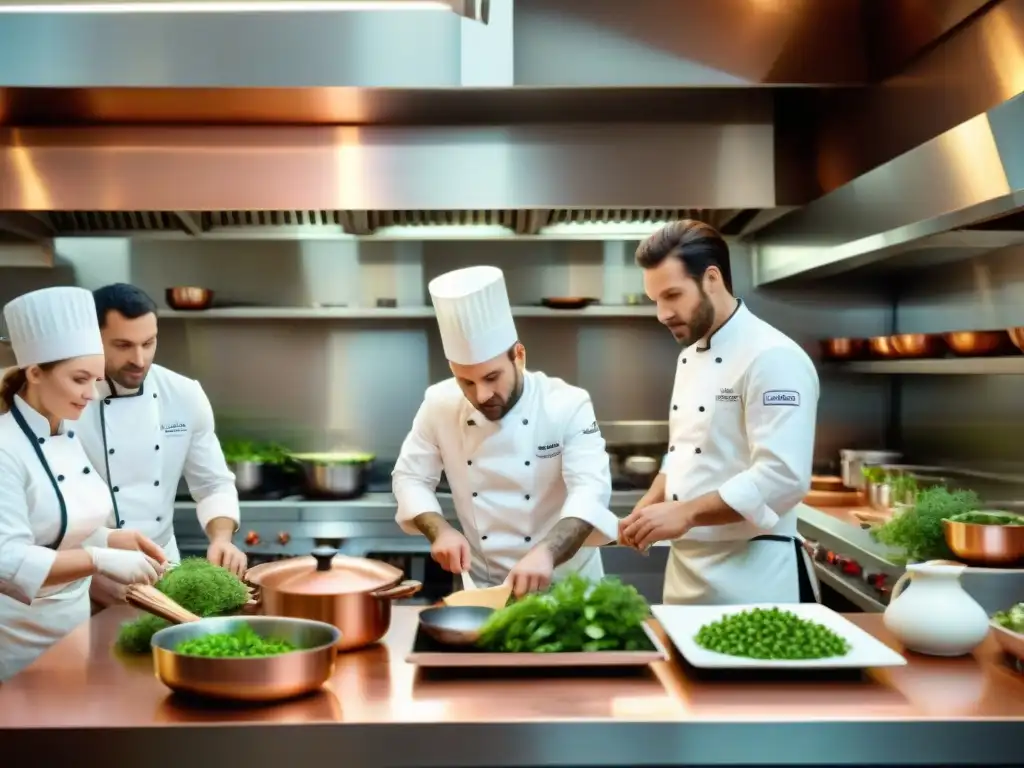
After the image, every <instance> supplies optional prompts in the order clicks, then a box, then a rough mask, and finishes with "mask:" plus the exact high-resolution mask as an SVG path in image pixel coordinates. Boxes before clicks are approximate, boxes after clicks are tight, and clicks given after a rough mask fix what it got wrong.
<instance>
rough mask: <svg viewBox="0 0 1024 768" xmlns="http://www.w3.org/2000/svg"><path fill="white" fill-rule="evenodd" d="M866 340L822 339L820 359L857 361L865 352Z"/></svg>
mask: <svg viewBox="0 0 1024 768" xmlns="http://www.w3.org/2000/svg"><path fill="white" fill-rule="evenodd" d="M867 346H868V343H867V340H866V339H848V338H841V339H822V341H821V357H822V359H823V360H857V359H859V358H861V357H863V356H864V353H865V352H866V350H867Z"/></svg>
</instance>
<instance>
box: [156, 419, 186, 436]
mask: <svg viewBox="0 0 1024 768" xmlns="http://www.w3.org/2000/svg"><path fill="white" fill-rule="evenodd" d="M160 426H161V429H163V431H164V434H165V435H168V436H173V435H184V434H185V433H187V432H188V425H187V424H186V423H185V422H183V421H172V422H171V423H170V424H161V425H160Z"/></svg>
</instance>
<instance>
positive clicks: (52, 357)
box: [4, 287, 103, 368]
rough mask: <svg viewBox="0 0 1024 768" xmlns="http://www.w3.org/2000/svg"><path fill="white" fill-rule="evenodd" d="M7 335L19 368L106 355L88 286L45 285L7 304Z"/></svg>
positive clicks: (5, 314)
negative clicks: (86, 287)
mask: <svg viewBox="0 0 1024 768" xmlns="http://www.w3.org/2000/svg"><path fill="white" fill-rule="evenodd" d="M4 322H5V323H6V325H7V335H8V336H10V338H11V347H12V348H13V349H14V357H15V360H17V363H18V367H19V368H27V367H28V366H30V365H36V364H38V363H55V362H58V361H59V360H67V359H69V358H72V357H85V356H86V355H102V354H103V339H102V338H101V337H100V324H99V320H97V318H96V302H95V301H94V300H93V297H92V293H91V292H90V291H87V290H85V289H84V288H68V287H59V288H44V289H42V290H41V291H32V292H31V293H26V294H24V295H22V296H19V297H18V298H16V299H14V300H13V301H10V302H8V304H7V306H6V307H4Z"/></svg>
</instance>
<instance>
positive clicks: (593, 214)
mask: <svg viewBox="0 0 1024 768" xmlns="http://www.w3.org/2000/svg"><path fill="white" fill-rule="evenodd" d="M9 216H10V217H12V219H13V218H14V217H16V216H18V214H9ZM20 216H25V217H28V216H30V214H20ZM32 217H33V219H34V220H35V221H36V222H37V226H42V227H45V231H46V233H47V234H48V235H49V236H50V237H78V236H82V237H103V236H109V237H132V238H147V237H149V238H202V239H226V240H230V239H258V240H287V239H318V238H325V239H327V238H369V239H379V240H389V239H393V240H398V239H414V240H447V239H484V240H488V239H507V238H542V239H560V240H576V239H583V240H587V239H633V238H637V239H639V238H643V237H646V236H647V235H649V234H651V233H652V232H654V231H655V230H656V229H658V228H659V227H660V226H662V225H663V224H665V223H666V222H669V221H674V220H676V219H682V218H698V219H701V220H703V221H708V222H710V223H712V224H713V225H715V226H717V227H719V228H720V229H722V230H723V231H724V232H725V233H727V234H734V233H735V232H733V230H736V229H737V227H739V226H741V223H742V222H744V221H746V220H748V218H749V214H748V212H747V211H743V210H738V209H734V210H724V211H723V210H707V209H693V208H646V209H639V208H637V209H631V208H619V209H601V210H596V209H570V208H564V209H543V210H452V211H441V210H433V211H431V210H423V211H419V210H404V211H403V210H395V211H335V210H312V211H306V210H303V211H195V212H192V211H53V212H50V213H47V214H38V213H37V214H33V215H32Z"/></svg>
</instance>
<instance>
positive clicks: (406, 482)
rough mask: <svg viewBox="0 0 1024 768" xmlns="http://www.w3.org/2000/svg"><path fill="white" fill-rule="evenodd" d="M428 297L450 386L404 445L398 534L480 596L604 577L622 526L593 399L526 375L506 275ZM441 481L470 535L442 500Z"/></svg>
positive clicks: (477, 275) (419, 417) (443, 286)
mask: <svg viewBox="0 0 1024 768" xmlns="http://www.w3.org/2000/svg"><path fill="white" fill-rule="evenodd" d="M429 291H430V296H431V299H432V300H433V303H434V309H435V311H436V313H437V322H438V326H439V328H440V331H441V341H442V344H443V347H444V353H445V356H446V357H447V358H448V361H449V366H450V368H451V371H452V374H453V376H452V378H450V379H446V380H445V381H442V382H440V383H438V384H434V385H433V386H431V387H429V388H428V389H427V391H426V393H425V395H424V397H423V404H422V405H421V406H420V408H419V411H418V412H417V414H416V417H415V419H414V420H413V424H412V429H411V430H410V432H409V435H408V436H407V437H406V439H405V442H404V443H403V444H402V450H401V455H400V456H399V458H398V462H397V464H396V465H395V469H394V472H393V473H392V477H393V481H394V482H393V488H394V494H395V497H396V499H397V500H398V514H397V516H396V519H397V521H398V524H399V525H400V526H401V527H402V529H403V530H404V531H406V532H407V533H411V534H417V533H421V534H423V535H424V536H426V537H427V538H428V539H429V540H430V542H431V554H432V556H433V558H434V559H435V560H436V561H437V562H438V563H439V564H440V565H441V566H442V567H443V568H445V569H446V570H448V571H450V572H452V573H467V572H468V573H469V574H470V576H471V579H472V582H473V583H474V584H475V585H476V586H480V587H485V586H496V585H499V584H503V583H506V582H509V583H510V584H511V586H512V588H513V590H514V592H515V594H516V595H523V594H526V593H527V592H531V591H538V590H543V589H545V588H546V587H547V586H548V585H549V584H550V583H551V582H552V580H553V579H556V580H557V579H558V578H560V577H562V576H564V575H566V574H568V573H580V574H581V575H583V576H584V577H586V578H589V579H594V580H596V579H599V578H601V577H602V576H603V575H604V568H603V566H602V563H601V555H600V552H599V550H598V549H596V547H598V546H600V545H603V544H607V543H609V542H612V541H614V540H615V538H616V535H617V524H618V519H617V518H616V516H615V515H614V514H613V513H612V512H611V510H610V509H609V508H608V504H609V500H610V498H611V473H610V470H609V466H608V454H607V453H606V451H605V443H604V438H603V437H602V436H601V432H600V430H599V429H598V425H597V420H596V418H595V416H594V408H593V405H592V404H591V402H590V395H588V394H587V392H586V391H584V390H582V389H580V388H579V387H574V386H571V385H569V384H567V383H565V382H564V381H562V380H561V379H556V378H552V377H549V376H546V375H544V374H543V373H538V372H534V371H527V370H526V349H525V348H524V347H523V345H522V344H521V343H520V342H519V337H518V335H517V334H516V326H515V322H514V321H513V318H512V309H511V307H510V306H509V300H508V294H507V293H506V290H505V278H504V275H503V274H502V272H501V270H500V269H497V268H496V267H470V268H468V269H459V270H456V271H454V272H448V273H447V274H444V275H441V276H440V277H437V278H435V279H434V280H432V281H431V282H430V285H429ZM442 470H443V471H444V473H445V475H446V476H447V478H448V483H449V485H450V486H451V490H452V496H453V499H454V505H455V512H456V515H457V516H458V520H459V524H460V526H461V528H462V532H461V533H460V532H459V531H458V530H456V529H455V528H454V527H453V526H452V525H450V524H449V523H448V522H447V521H446V520H445V518H444V516H443V514H442V510H441V505H440V504H439V503H438V500H437V496H436V493H435V490H436V488H437V484H438V481H439V480H440V476H441V472H442Z"/></svg>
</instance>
